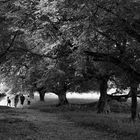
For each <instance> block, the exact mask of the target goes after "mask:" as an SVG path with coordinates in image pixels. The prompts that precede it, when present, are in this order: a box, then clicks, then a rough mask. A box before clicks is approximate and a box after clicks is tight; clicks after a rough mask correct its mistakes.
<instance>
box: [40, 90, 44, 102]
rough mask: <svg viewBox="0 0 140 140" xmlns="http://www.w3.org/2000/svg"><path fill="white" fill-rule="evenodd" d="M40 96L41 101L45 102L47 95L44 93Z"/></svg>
mask: <svg viewBox="0 0 140 140" xmlns="http://www.w3.org/2000/svg"><path fill="white" fill-rule="evenodd" d="M39 96H40V101H42V102H44V101H45V93H44V92H40V93H39Z"/></svg>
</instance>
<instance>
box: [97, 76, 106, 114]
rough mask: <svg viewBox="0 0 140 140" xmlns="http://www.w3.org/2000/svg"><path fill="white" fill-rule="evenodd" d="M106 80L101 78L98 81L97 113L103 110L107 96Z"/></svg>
mask: <svg viewBox="0 0 140 140" xmlns="http://www.w3.org/2000/svg"><path fill="white" fill-rule="evenodd" d="M107 82H108V79H107V78H102V79H101V81H100V98H99V102H98V106H97V113H103V112H104V108H105V105H106V98H107V88H108V85H107Z"/></svg>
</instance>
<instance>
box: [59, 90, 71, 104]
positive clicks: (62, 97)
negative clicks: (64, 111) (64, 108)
mask: <svg viewBox="0 0 140 140" xmlns="http://www.w3.org/2000/svg"><path fill="white" fill-rule="evenodd" d="M57 95H58V99H59V104H58V106H60V105H66V104H68V103H69V102H68V100H67V98H66V92H65V93H59V94H57Z"/></svg>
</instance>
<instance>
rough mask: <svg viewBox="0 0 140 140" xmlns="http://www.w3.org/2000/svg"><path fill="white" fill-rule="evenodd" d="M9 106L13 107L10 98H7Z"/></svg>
mask: <svg viewBox="0 0 140 140" xmlns="http://www.w3.org/2000/svg"><path fill="white" fill-rule="evenodd" d="M7 106H11V100H10V98H9V97H7Z"/></svg>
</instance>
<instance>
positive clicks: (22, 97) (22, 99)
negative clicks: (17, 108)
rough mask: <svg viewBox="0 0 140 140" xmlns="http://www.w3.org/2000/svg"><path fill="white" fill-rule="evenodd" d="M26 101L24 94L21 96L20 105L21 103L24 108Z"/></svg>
mask: <svg viewBox="0 0 140 140" xmlns="http://www.w3.org/2000/svg"><path fill="white" fill-rule="evenodd" d="M24 100H25V97H24V95H23V94H22V95H21V96H20V103H21V105H22V106H23V104H24Z"/></svg>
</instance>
